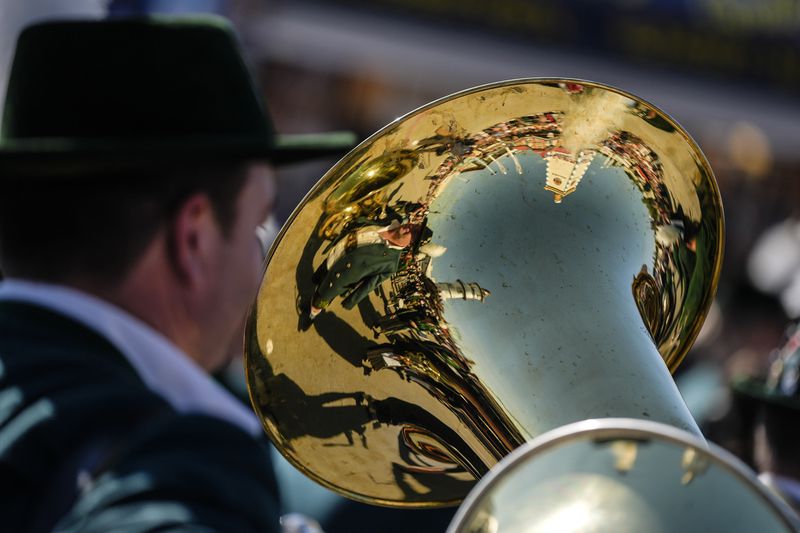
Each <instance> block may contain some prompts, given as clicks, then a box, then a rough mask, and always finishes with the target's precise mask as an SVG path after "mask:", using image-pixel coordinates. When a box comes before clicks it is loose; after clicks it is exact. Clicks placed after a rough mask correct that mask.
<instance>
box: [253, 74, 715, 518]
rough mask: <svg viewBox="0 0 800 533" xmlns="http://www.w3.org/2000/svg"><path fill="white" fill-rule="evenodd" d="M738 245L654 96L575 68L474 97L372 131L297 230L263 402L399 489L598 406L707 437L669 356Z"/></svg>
mask: <svg viewBox="0 0 800 533" xmlns="http://www.w3.org/2000/svg"><path fill="white" fill-rule="evenodd" d="M721 252H722V207H721V203H720V200H719V193H718V191H717V188H716V184H715V182H714V179H713V176H712V173H711V170H710V168H709V166H708V163H707V162H706V160H705V158H704V157H703V155H702V153H701V152H700V150H699V149H698V148H697V146H696V145H695V143H694V142H693V141H692V140H691V138H690V137H689V136H688V135H687V134H686V133H685V132H684V131H683V130H682V129H681V128H680V127H679V126H678V125H677V124H676V123H675V122H674V121H673V120H672V119H670V118H669V117H668V116H666V115H665V114H664V113H663V112H661V111H659V110H658V109H656V108H655V107H653V106H651V105H650V104H648V103H646V102H644V101H642V100H641V99H639V98H637V97H634V96H632V95H629V94H626V93H624V92H622V91H619V90H617V89H613V88H610V87H606V86H602V85H599V84H596V83H591V82H583V81H574V80H537V79H531V80H514V81H508V82H502V83H497V84H493V85H488V86H483V87H478V88H476V89H472V90H468V91H465V92H462V93H458V94H456V95H453V96H450V97H447V98H444V99H442V100H439V101H436V102H433V103H431V104H429V105H427V106H425V107H423V108H421V109H418V110H416V111H414V112H412V113H410V114H409V115H407V116H405V117H403V118H401V119H398V120H397V121H395V122H393V123H392V124H390V125H388V126H386V127H385V128H384V129H383V130H381V131H380V132H378V133H376V134H375V135H373V136H372V137H371V138H369V139H367V140H366V141H365V142H364V143H362V144H361V145H360V146H359V147H358V148H356V149H355V150H353V151H352V152H351V153H350V154H348V155H347V156H346V157H345V158H344V159H342V160H341V161H340V162H339V163H338V164H337V165H336V166H335V167H334V168H333V169H331V170H330V171H329V172H328V173H327V174H326V175H325V176H324V177H323V178H322V180H321V181H320V182H319V183H318V184H317V185H316V187H315V188H314V189H313V190H312V191H311V193H310V194H309V195H308V196H307V197H306V199H305V200H304V201H303V203H302V204H301V205H300V206H299V207H298V209H297V210H296V211H295V213H294V214H293V215H292V217H291V219H290V221H289V223H287V225H286V226H285V227H284V229H283V230H282V232H281V234H280V236H279V237H278V239H277V241H276V242H275V244H274V245H273V248H272V250H271V253H270V257H269V259H268V263H267V268H266V271H265V274H264V279H263V282H262V285H261V289H260V292H259V296H258V300H257V303H256V306H255V307H254V310H253V313H252V316H251V320H250V321H249V324H248V333H247V340H246V350H245V352H246V366H247V375H248V385H249V388H250V393H251V399H252V402H253V406H254V408H255V410H256V412H257V414H258V416H259V417H260V418H261V420H262V422H263V425H264V428H265V430H266V431H267V433H268V434H269V436H270V437H271V438H272V440H273V441H274V442H275V444H276V446H277V447H278V449H279V450H280V451H281V452H282V453H283V454H284V455H285V456H286V457H287V459H289V461H290V462H292V463H293V464H294V465H295V466H297V467H298V468H299V469H301V470H302V471H303V472H304V473H306V474H307V475H309V476H310V477H312V478H313V479H315V480H317V481H319V482H320V483H322V484H324V485H326V486H328V487H330V488H333V489H334V490H337V491H338V492H340V493H342V494H344V495H346V496H349V497H351V498H355V499H358V500H361V501H366V502H370V503H376V504H381V505H390V506H414V507H431V506H442V505H452V504H455V503H457V502H459V501H460V500H462V499H463V498H464V496H465V495H466V494H467V492H469V490H470V489H471V488H472V486H473V485H474V484H475V481H476V480H477V479H478V478H480V477H481V476H483V475H484V474H485V473H486V472H488V470H489V469H490V468H491V467H492V466H493V465H494V464H496V463H497V461H499V460H500V459H501V458H502V457H504V456H505V455H507V454H508V453H509V452H510V451H511V450H513V449H514V448H516V447H518V446H520V445H521V444H522V443H524V442H525V441H527V440H530V439H532V438H534V437H536V436H537V435H540V434H542V433H544V432H545V431H548V430H550V429H553V428H556V427H559V426H561V425H564V424H566V423H569V422H574V421H578V420H582V419H585V418H601V417H611V416H613V417H632V418H644V419H652V420H657V421H660V422H664V423H668V424H672V425H675V426H678V427H681V428H684V429H687V430H689V431H692V432H695V433H698V431H697V428H696V426H695V424H694V421H693V420H692V418H691V416H690V415H689V413H688V410H687V409H686V407H685V405H684V404H683V401H682V400H681V398H680V395H679V394H678V393H677V389H676V388H675V385H674V383H673V381H672V379H671V377H670V375H669V371H670V370H672V369H674V368H675V367H676V366H677V365H678V364H679V363H680V360H681V359H682V358H683V356H684V355H685V354H686V352H687V350H688V349H689V347H690V345H691V343H692V342H693V340H694V338H695V337H696V335H697V333H698V331H699V329H700V325H701V323H702V320H703V318H704V316H705V314H706V312H707V310H708V308H709V306H710V304H711V300H712V298H713V293H714V290H715V285H716V281H717V278H718V275H719V269H720V261H721ZM665 363H666V364H665Z"/></svg>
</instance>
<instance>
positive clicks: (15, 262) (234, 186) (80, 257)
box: [0, 163, 246, 286]
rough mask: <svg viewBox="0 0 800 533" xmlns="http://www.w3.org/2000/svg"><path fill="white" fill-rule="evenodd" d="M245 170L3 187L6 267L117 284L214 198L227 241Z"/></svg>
mask: <svg viewBox="0 0 800 533" xmlns="http://www.w3.org/2000/svg"><path fill="white" fill-rule="evenodd" d="M245 180H246V172H245V166H244V165H243V164H232V163H228V164H215V165H210V166H205V167H203V168H198V167H196V166H184V167H180V168H177V167H173V168H166V169H156V170H154V169H139V170H135V171H132V170H126V171H113V172H104V173H99V172H96V173H93V174H90V175H81V176H80V177H61V178H50V179H47V180H42V179H4V181H3V182H0V264H1V265H2V270H3V272H4V273H5V274H6V275H7V276H9V277H18V278H24V279H33V280H39V281H46V282H51V283H63V282H67V281H70V280H75V279H84V280H85V279H87V278H88V279H91V280H92V282H93V283H97V284H99V285H100V286H112V285H113V284H116V283H118V282H119V281H121V280H122V279H124V277H125V275H127V273H128V271H129V269H130V268H131V267H132V266H133V265H134V263H135V261H136V260H137V259H138V258H139V257H140V256H141V254H142V253H143V252H144V250H145V249H146V247H147V246H148V245H149V244H150V242H151V241H152V239H153V238H154V237H155V235H156V233H157V231H158V230H159V228H161V227H162V226H164V225H165V224H167V223H168V222H169V221H170V220H171V219H172V217H174V216H175V213H176V212H177V210H178V209H179V207H180V206H181V205H182V204H183V202H185V201H186V199H187V198H188V197H189V196H191V195H192V194H195V193H197V192H204V193H206V194H207V195H208V197H209V199H210V201H211V204H212V208H213V211H214V215H215V216H216V218H217V221H218V223H219V225H220V228H221V231H222V233H223V235H224V236H228V235H229V233H230V230H231V228H232V226H233V224H234V222H235V220H236V212H237V209H236V202H237V198H238V195H239V191H240V190H241V189H242V187H243V185H244V182H245Z"/></svg>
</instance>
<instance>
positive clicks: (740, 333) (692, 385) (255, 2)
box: [0, 0, 800, 512]
mask: <svg viewBox="0 0 800 533" xmlns="http://www.w3.org/2000/svg"><path fill="white" fill-rule="evenodd" d="M191 12H207V13H216V14H219V15H222V16H225V17H228V18H229V19H230V20H231V21H232V22H233V24H234V25H235V26H236V27H237V29H238V30H239V32H240V35H241V38H242V43H243V46H244V49H245V52H246V54H247V55H248V56H249V60H250V62H251V64H252V66H253V68H254V69H255V73H256V75H257V77H258V79H259V80H260V82H261V84H262V87H263V90H264V93H265V97H266V101H267V103H268V107H269V109H270V111H271V113H272V115H273V119H274V121H275V123H276V126H277V129H278V131H281V132H285V133H302V132H314V131H324V130H339V129H345V130H352V131H355V132H357V133H358V134H359V135H360V136H361V137H362V138H365V137H367V136H369V135H370V134H372V133H373V132H375V131H376V130H378V129H379V128H381V127H382V126H384V125H385V124H387V123H389V122H390V121H392V120H394V119H395V118H397V117H399V116H401V115H404V114H405V113H407V112H409V111H411V110H413V109H415V108H416V107H418V106H421V105H423V104H425V103H428V102H430V101H431V100H434V99H437V98H440V97H442V96H445V95H447V94H450V93H453V92H456V91H459V90H462V89H466V88H469V87H472V86H475V85H480V84H484V83H489V82H494V81H498V80H503V79H511V78H521V77H568V78H581V79H588V80H593V81H597V82H602V83H606V84H609V85H612V86H617V87H620V88H622V89H624V90H626V91H628V92H631V93H633V94H635V95H638V96H640V97H642V98H644V99H646V100H648V101H650V102H652V103H654V104H655V105H656V106H658V107H660V108H662V109H663V110H665V111H666V112H667V113H669V114H670V115H672V116H673V117H674V118H675V119H676V120H677V121H678V122H679V123H680V124H681V125H682V126H683V127H684V128H685V129H686V130H688V132H689V133H690V134H691V135H692V136H693V137H694V138H695V140H696V141H697V142H698V144H699V145H700V146H701V148H702V149H703V150H704V152H705V154H706V156H707V157H708V159H709V160H710V162H711V166H712V168H713V169H714V171H715V173H716V177H717V180H718V182H719V186H720V189H721V193H722V198H723V203H724V206H725V214H726V221H725V223H726V233H727V238H726V251H725V254H726V256H725V261H724V267H723V273H722V280H721V282H720V285H719V289H718V294H717V301H716V304H715V306H714V308H713V310H712V312H711V314H710V316H709V317H708V319H707V322H706V326H705V328H704V330H703V332H702V333H701V336H700V338H699V339H698V342H697V343H696V345H695V347H694V348H693V350H692V352H690V354H689V355H688V356H687V358H686V359H685V362H684V364H683V366H682V367H681V368H680V369H679V371H678V373H677V376H676V379H677V380H678V383H679V387H680V388H681V391H682V393H683V395H684V397H685V399H686V401H687V404H688V405H689V407H690V409H691V411H692V413H693V414H694V415H695V417H696V418H697V419H698V421H699V422H700V424H701V426H702V428H703V430H704V432H705V433H706V435H707V436H708V438H709V439H710V440H712V441H714V442H716V443H718V444H720V445H722V446H723V447H726V448H728V449H729V450H731V451H733V452H734V453H735V454H737V455H739V456H740V457H741V458H742V459H743V460H745V461H746V462H750V461H751V460H752V458H751V457H750V451H749V450H750V443H749V441H748V435H749V434H750V429H749V427H748V424H749V422H748V416H749V415H748V412H749V407H748V406H747V405H746V402H743V401H742V400H741V399H740V398H739V399H737V398H736V397H735V396H734V395H732V394H731V393H730V389H729V383H730V382H731V380H732V379H735V378H737V377H741V376H749V375H763V373H764V372H765V370H766V368H767V365H768V362H769V360H770V353H771V351H772V350H773V348H775V347H777V346H779V345H780V344H781V343H782V342H783V340H784V339H783V334H784V333H783V332H784V330H785V327H786V325H787V324H788V323H789V322H790V321H791V320H792V319H795V318H797V317H798V316H800V209H799V208H800V205H798V204H800V181H799V180H798V176H800V104H798V98H797V97H798V95H800V0H561V1H560V2H551V1H545V0H495V1H494V2H486V1H478V0H402V1H401V0H370V1H366V0H326V1H313V0H291V1H288V0H284V1H280V0H183V1H178V0H172V1H170V0H66V1H59V0H48V1H43V0H26V1H25V2H21V1H18V0H0V96H1V95H3V94H4V92H5V83H6V76H7V70H8V67H9V65H8V63H9V61H10V57H11V53H12V50H13V42H14V39H15V38H16V35H17V33H18V32H19V29H20V28H22V27H24V26H25V25H26V24H28V23H30V22H32V21H35V20H41V19H45V18H53V17H65V16H79V17H86V16H89V17H104V16H109V15H110V16H119V15H131V14H147V13H191ZM333 163H335V161H325V162H319V163H313V164H303V165H300V166H296V167H292V168H290V169H288V170H286V171H282V175H281V182H282V183H281V189H280V191H281V193H280V194H281V197H280V204H279V206H278V218H279V221H283V220H285V219H286V217H288V216H289V214H290V213H291V211H292V209H293V208H294V207H295V206H296V205H297V204H298V203H299V202H300V200H301V199H302V197H303V195H304V194H305V193H306V192H307V191H308V190H309V189H310V188H311V187H312V186H313V184H314V183H315V182H316V181H317V180H318V179H319V178H320V177H321V176H322V175H323V174H324V173H325V171H326V170H327V169H328V168H329V167H330V166H332V165H333ZM281 468H287V469H288V468H289V467H288V466H286V465H282V466H281ZM286 475H287V476H289V477H291V474H286ZM295 483H296V484H295ZM286 486H287V487H288V488H286V492H287V498H288V500H289V501H290V502H295V503H293V504H292V505H296V507H297V508H298V509H299V510H302V511H308V507H309V506H310V505H317V503H313V502H311V500H313V498H308V494H309V493H308V492H306V491H307V490H311V489H308V487H307V486H306V485H304V484H303V481H302V480H299V481H296V482H295V481H291V482H287V484H286ZM319 490H320V491H322V490H323V489H319ZM293 491H294V492H293ZM321 498H322V500H324V499H325V497H324V496H321ZM320 505H322V504H320ZM312 512H313V509H312Z"/></svg>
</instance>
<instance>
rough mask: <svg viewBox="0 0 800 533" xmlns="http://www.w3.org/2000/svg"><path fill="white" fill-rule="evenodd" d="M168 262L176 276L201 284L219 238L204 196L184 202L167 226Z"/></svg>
mask: <svg viewBox="0 0 800 533" xmlns="http://www.w3.org/2000/svg"><path fill="white" fill-rule="evenodd" d="M168 232H169V233H168V242H169V261H170V263H171V266H172V268H173V271H174V272H175V275H176V277H177V278H178V279H179V280H180V281H182V282H184V283H186V284H188V285H191V286H197V285H199V284H202V283H203V281H204V280H205V279H206V277H207V276H208V275H210V274H209V272H208V268H209V261H210V258H211V256H212V255H213V253H214V250H215V247H216V246H217V243H218V242H219V239H220V230H219V227H218V225H217V222H216V218H215V216H214V211H213V208H212V206H211V201H210V200H209V198H208V195H206V194H205V193H195V194H193V195H191V196H189V197H188V198H186V200H184V201H183V202H182V203H181V205H180V207H179V208H178V209H177V211H176V212H175V215H174V216H173V219H172V222H171V223H170V225H169V227H168Z"/></svg>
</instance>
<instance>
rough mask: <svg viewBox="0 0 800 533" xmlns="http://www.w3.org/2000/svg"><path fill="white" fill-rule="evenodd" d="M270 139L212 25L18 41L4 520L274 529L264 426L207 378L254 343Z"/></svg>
mask: <svg viewBox="0 0 800 533" xmlns="http://www.w3.org/2000/svg"><path fill="white" fill-rule="evenodd" d="M351 142H352V140H351V138H350V137H349V136H341V135H329V136H325V135H319V136H310V137H294V138H291V137H285V136H279V135H277V134H275V133H274V131H273V128H272V125H271V123H270V122H269V119H268V116H267V114H266V113H265V111H264V109H263V107H262V104H261V102H260V99H259V97H258V93H257V91H256V90H255V88H254V84H253V81H252V78H251V77H250V75H249V73H248V71H247V69H246V67H245V65H244V64H243V62H242V59H241V55H240V53H239V51H238V48H237V45H236V41H235V37H234V35H233V34H232V32H231V31H230V29H229V27H228V26H227V25H226V24H225V23H224V22H221V21H220V20H219V19H214V18H195V19H183V20H176V19H138V20H111V21H102V22H77V21H72V22H51V23H44V24H39V25H36V26H32V27H30V28H28V29H26V30H25V31H24V32H23V33H22V35H21V36H20V38H19V41H18V43H17V49H16V52H15V59H14V63H13V67H12V71H11V76H10V80H9V87H8V93H7V98H6V102H5V111H4V116H3V124H2V129H1V130H0V187H1V188H2V191H0V267H2V270H3V272H4V273H5V275H6V279H5V280H4V281H2V283H0V527H1V528H2V529H3V530H5V531H50V530H52V529H54V528H55V529H58V530H66V531H77V530H80V531H84V530H92V531H111V530H114V531H134V530H135V531H144V530H152V529H172V528H192V527H194V528H197V529H203V530H223V531H251V530H252V531H272V530H277V529H278V499H277V488H276V486H275V481H274V478H273V474H272V470H271V465H270V463H269V459H268V455H267V454H266V453H265V448H264V447H263V444H262V442H261V439H260V437H261V435H262V431H261V427H260V423H259V421H258V420H257V419H256V418H255V417H254V415H253V414H252V412H251V411H250V410H249V409H247V408H245V407H244V406H242V405H240V404H239V403H237V401H236V400H235V399H234V398H233V397H232V396H230V395H229V394H228V393H227V392H226V391H225V390H223V389H222V388H220V387H219V386H218V385H216V383H215V382H214V381H213V380H212V379H211V378H210V377H209V375H208V373H209V372H212V371H214V370H216V369H218V368H220V366H222V365H223V364H225V362H226V360H227V354H229V353H230V347H231V346H232V345H234V344H235V343H237V342H241V341H240V339H239V334H240V330H241V324H242V322H243V320H244V315H245V313H246V311H247V307H248V305H249V304H250V302H251V300H252V299H253V297H254V296H255V291H256V289H257V285H258V282H259V278H260V268H261V260H262V253H263V252H262V246H263V243H260V242H259V241H258V239H257V238H256V230H257V228H258V227H259V226H260V225H261V224H262V222H263V221H264V220H265V219H266V218H267V215H268V214H269V212H270V209H271V206H272V202H273V200H274V194H275V191H274V180H273V176H272V173H273V166H274V165H277V164H282V163H287V162H291V161H294V160H299V159H306V158H310V157H314V156H320V155H334V154H337V153H341V151H343V150H344V149H346V148H347V147H348V146H349V145H350V144H351Z"/></svg>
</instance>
